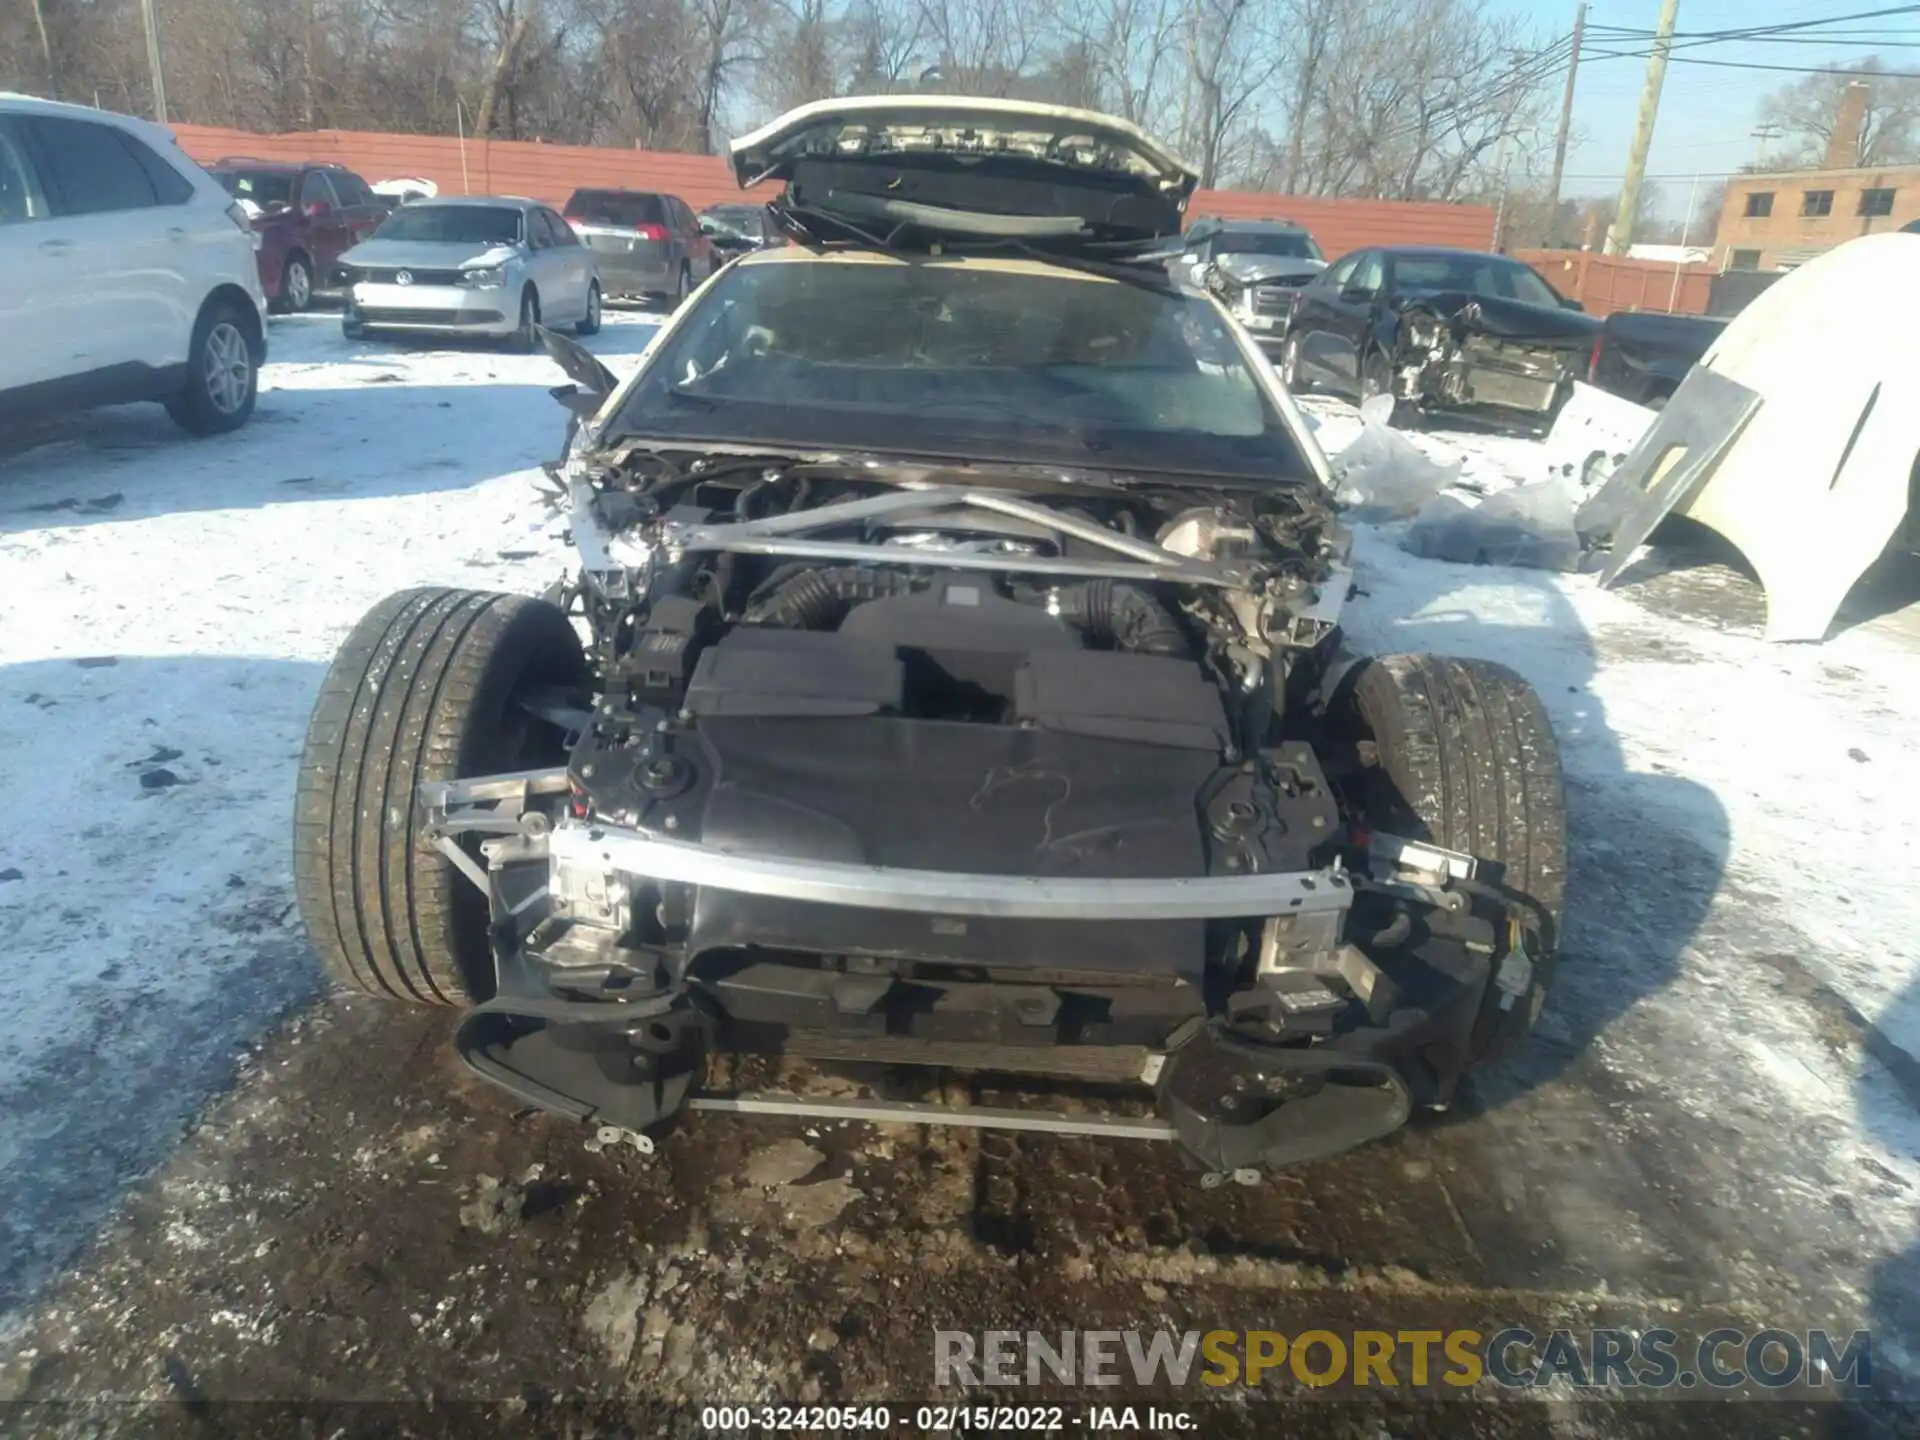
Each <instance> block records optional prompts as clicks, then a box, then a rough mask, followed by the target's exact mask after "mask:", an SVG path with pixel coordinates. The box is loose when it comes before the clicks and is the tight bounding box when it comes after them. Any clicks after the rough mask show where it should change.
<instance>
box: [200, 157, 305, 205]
mask: <svg viewBox="0 0 1920 1440" xmlns="http://www.w3.org/2000/svg"><path fill="white" fill-rule="evenodd" d="M212 173H213V178H214V179H216V180H218V181H219V182H220V186H221V188H222V189H223V190H225V191H226V192H227V193H228V194H229V195H231V196H233V198H234V199H236V200H238V201H239V202H240V203H241V204H242V205H250V206H252V207H253V209H254V211H255V213H257V214H263V215H264V214H270V213H272V212H274V211H276V210H284V209H286V208H287V207H288V206H289V205H291V204H293V176H292V175H291V174H290V173H289V172H287V171H285V170H229V169H226V168H224V167H223V168H221V169H219V170H215V171H213V172H212Z"/></svg>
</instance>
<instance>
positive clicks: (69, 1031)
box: [0, 313, 656, 1312]
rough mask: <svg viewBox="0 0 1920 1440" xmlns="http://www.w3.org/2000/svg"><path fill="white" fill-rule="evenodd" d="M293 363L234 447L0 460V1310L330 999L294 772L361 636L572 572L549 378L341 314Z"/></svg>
mask: <svg viewBox="0 0 1920 1440" xmlns="http://www.w3.org/2000/svg"><path fill="white" fill-rule="evenodd" d="M607 318H608V324H607V326H606V328H605V329H604V330H603V331H602V333H601V334H600V336H599V337H597V338H596V339H594V340H593V341H591V342H589V343H590V344H591V345H592V347H593V348H594V349H595V350H597V351H598V352H599V353H600V354H601V355H602V356H603V357H605V358H607V360H608V362H609V363H610V364H612V365H613V366H615V367H616V368H621V367H623V366H626V365H630V364H631V363H632V359H631V357H632V356H633V355H635V354H636V353H637V352H638V351H639V349H640V348H641V346H643V345H644V344H645V342H646V341H647V339H648V338H650V337H651V335H652V334H653V333H654V331H655V326H656V319H655V317H652V316H648V315H644V314H637V313H636V314H620V315H616V314H612V313H610V314H609V315H608V317H607ZM270 346H271V363H270V364H269V365H268V367H267V368H266V370H265V372H264V375H263V382H262V394H261V397H260V402H259V409H258V412H257V413H256V415H255V416H254V419H253V421H252V423H251V424H250V425H248V426H247V427H246V428H244V429H243V430H241V431H240V432H238V433H237V434H234V435H230V436H225V437H221V438H218V439H213V440H206V441H197V442H196V441H191V440H188V439H186V438H184V437H183V436H181V435H180V434H179V432H177V431H176V430H174V428H173V427H172V425H171V424H170V423H169V422H168V420H167V419H166V417H165V415H164V414H163V413H162V412H161V411H160V410H159V408H158V407H155V406H145V407H128V408H126V409H123V410H113V411H106V412H101V413H99V414H95V415H92V416H88V417H84V419H82V420H79V421H77V422H75V423H73V424H71V425H63V426H62V427H60V430H59V431H58V432H57V434H56V437H55V438H54V439H52V440H51V441H49V442H48V443H44V444H39V445H35V446H32V447H31V448H26V449H24V450H15V451H13V452H12V453H9V451H8V450H6V449H0V594H3V595H4V603H0V613H4V614H5V615H6V617H7V623H6V624H5V625H4V626H0V756H4V757H5V760H4V762H0V763H3V764H4V768H5V770H6V773H7V780H8V791H9V798H10V799H11V801H12V806H11V809H12V817H13V820H12V823H11V824H10V825H9V826H8V827H7V828H6V831H5V833H4V835H0V950H3V951H4V953H5V956H6V963H5V965H4V967H0V1017H3V1018H0V1256H4V1257H5V1260H4V1262H0V1312H4V1311H5V1310H6V1309H8V1308H10V1307H11V1306H12V1305H14V1304H16V1303H17V1302H18V1301H19V1300H21V1299H22V1298H23V1297H24V1296H25V1295H27V1294H28V1293H29V1292H30V1291H31V1290H32V1288H33V1287H34V1286H35V1285H36V1284H37V1283H38V1282H39V1281H41V1280H42V1279H44V1277H45V1276H46V1274H47V1273H48V1269H49V1267H50V1266H52V1265H54V1264H57V1263H58V1262H59V1261H60V1260H61V1259H62V1258H64V1256H65V1255H66V1254H68V1253H69V1252H70V1251H71V1249H72V1248H73V1246H74V1244H75V1243H76V1242H77V1241H78V1240H80V1239H82V1238H84V1236H85V1235H86V1234H87V1233H88V1232H89V1230H90V1229H91V1226H92V1224H93V1223H94V1222H95V1220H97V1218H98V1217H99V1214H100V1212H101V1208H102V1206H103V1204H104V1203H106V1202H107V1201H109V1200H110V1199H111V1198H112V1196H113V1195H114V1194H115V1192H116V1191H117V1189H118V1186H119V1185H120V1184H121V1183H122V1182H123V1181H124V1180H125V1179H127V1178H128V1177H129V1176H131V1175H134V1174H137V1173H139V1172H140V1171H142V1170H144V1169H145V1168H146V1167H147V1166H149V1165H150V1164H151V1163H152V1162H153V1161H154V1160H155V1159H156V1158H157V1157H158V1155H159V1154H160V1153H161V1152H162V1150H163V1148H164V1146H165V1145H166V1143H168V1141H169V1139H170V1137H172V1136H173V1135H175V1134H177V1133H178V1131H179V1129H180V1126H181V1125H182V1123H183V1122H184V1121H185V1120H186V1119H187V1118H188V1117H189V1115H190V1114H191V1113H192V1112H193V1110H194V1109H196V1108H197V1107H198V1106H199V1105H200V1104H201V1103H202V1102H203V1101H204V1099H205V1097H206V1096H207V1094H208V1093H209V1092H210V1091H211V1090H212V1089H213V1088H215V1087H216V1086H218V1085H221V1084H223V1083H225V1081H226V1080H227V1078H228V1077H229V1076H230V1075H231V1073H232V1067H233V1063H234V1055H235V1051H236V1049H237V1048H238V1047H240V1046H242V1045H243V1044H244V1043H245V1042H246V1041H248V1040H250V1039H252V1038H253V1037H254V1036H255V1035H257V1034H258V1033H259V1032H260V1031H261V1030H262V1028H263V1027H264V1026H265V1025H266V1024H267V1023H268V1022H269V1021H270V1019H271V1018H272V1017H273V1016H274V1015H275V1014H277V1013H279V1012H280V1011H282V1010H284V1009H285V1008H286V1007H287V1006H289V1005H291V1004H293V1003H295V1002H297V1001H299V1000H302V999H304V998H306V997H307V996H308V995H310V994H311V993H312V992H313V991H314V989H315V987H316V985H317V974H316V971H315V968H314V963H313V960H312V957H311V955H310V954H309V953H308V952H307V950H306V946H305V943H304V940H303V938H302V934H301V931H300V926H299V920H298V917H297V916H296V915H295V913H294V908H293V891H292V871H291V859H290V855H289V847H288V836H289V835H290V833H291V829H292V800H293V773H294V765H295V761H296V759H297V757H298V755H299V751H300V746H301V741H302V737H303V735H304V732H305V729H306V721H307V712H308V710H309V708H310V707H311V705H312V703H313V696H314V693H315V692H316V691H317V690H318V688H319V684H320V677H321V675H322V673H323V671H324V669H325V667H326V665H327V663H328V661H329V660H330V659H331V657H332V655H333V652H334V649H335V648H336V647H337V646H338V644H339V643H340V641H341V639H342V638H344V636H345V635H346V633H347V631H348V630H349V629H351V628H352V626H353V625H354V623H355V622H356V621H358V620H359V618H360V616H361V615H362V613H364V612H365V611H366V610H367V608H368V607H369V606H371V605H372V604H373V603H374V602H375V601H376V600H378V599H380V598H381V597H382V596H383V595H386V594H388V593H389V592H391V591H393V590H398V589H403V588H406V587H408V586H412V585H422V584H445V585H460V586H469V587H474V588H501V589H537V588H539V587H541V586H544V585H545V584H546V583H547V582H548V581H550V580H552V579H553V578H555V577H556V576H557V575H558V574H560V573H561V570H562V568H563V566H564V553H563V549H562V547H561V546H560V545H559V544H558V542H557V540H555V539H554V538H553V537H552V536H551V535H550V534H549V532H550V531H551V530H552V528H553V527H552V524H551V523H550V520H549V519H548V517H547V516H546V515H545V513H544V512H543V511H541V510H540V509H539V508H538V507H537V506H536V505H535V504H534V503H533V501H534V498H535V492H534V490H533V487H532V484H531V480H532V478H533V477H534V476H535V475H536V474H537V473H538V472H537V469H536V468H535V467H537V465H538V462H539V461H541V460H543V459H547V458H551V457H552V456H553V455H554V454H556V453H557V452H558V450H559V446H560V441H561V436H562V433H563V429H564V422H565V417H564V414H563V412H562V411H561V409H560V408H559V407H558V406H557V405H556V404H555V403H554V402H553V400H552V399H551V398H550V397H549V396H548V395H547V394H546V387H548V386H551V385H555V384H558V383H561V382H562V381H563V380H564V377H563V376H562V375H561V374H560V373H559V371H558V369H557V367H555V366H554V365H553V363H552V362H551V361H549V360H548V359H546V358H545V357H544V356H515V355H507V354H502V353H500V352H498V351H495V350H490V349H478V348H476V349H454V350H445V351H430V350H409V349H405V348H402V347H398V346H389V345H386V344H382V343H368V344H352V345H350V344H348V343H347V342H346V341H345V340H343V339H342V338H341V335H340V329H339V321H338V320H337V319H336V318H335V317H332V316H328V315H310V316H304V317H296V318H291V319H288V320H278V321H276V322H275V323H274V325H273V327H272V333H271V337H270ZM623 357H626V358H623ZM62 437H64V438H62ZM3 444H5V442H4V441H0V445H3Z"/></svg>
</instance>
